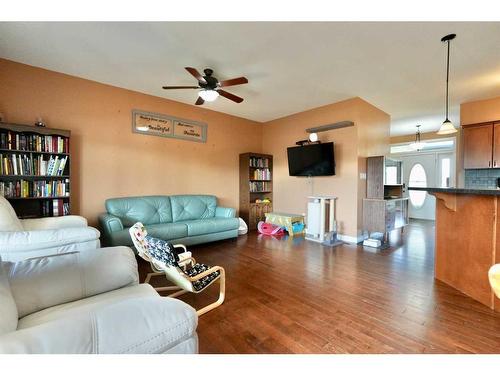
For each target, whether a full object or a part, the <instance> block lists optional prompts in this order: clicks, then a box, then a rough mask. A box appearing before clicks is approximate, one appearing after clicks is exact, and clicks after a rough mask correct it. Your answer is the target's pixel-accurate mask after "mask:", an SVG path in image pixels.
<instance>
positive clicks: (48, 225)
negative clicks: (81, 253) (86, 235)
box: [20, 215, 88, 231]
mask: <svg viewBox="0 0 500 375" xmlns="http://www.w3.org/2000/svg"><path fill="white" fill-rule="evenodd" d="M20 221H21V224H22V226H23V228H24V230H26V231H30V230H46V229H62V228H85V227H86V226H87V225H88V224H87V219H85V218H84V217H83V216H77V215H67V216H58V217H44V218H41V219H23V220H20Z"/></svg>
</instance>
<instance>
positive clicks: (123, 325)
mask: <svg viewBox="0 0 500 375" xmlns="http://www.w3.org/2000/svg"><path fill="white" fill-rule="evenodd" d="M147 287H149V288H150V289H152V288H151V286H149V285H148V286H147ZM131 288H136V287H131ZM125 289H129V288H125ZM152 292H154V293H155V295H147V296H136V297H132V298H127V297H125V298H123V297H124V296H122V298H120V299H116V300H113V301H111V300H107V301H106V302H104V301H102V303H100V304H92V307H91V308H90V309H89V308H87V305H80V308H73V309H68V310H67V311H66V314H64V315H60V316H59V317H58V318H56V319H50V320H49V321H47V322H46V323H44V324H37V325H32V326H30V327H29V328H26V329H21V330H19V331H16V332H11V333H9V334H7V335H5V336H4V337H3V338H2V339H3V340H2V341H0V350H1V351H2V352H6V353H74V354H78V353H82V354H86V353H88V354H90V353H96V354H100V353H102V354H112V353H117V354H120V353H122V354H132V353H136V354H149V353H163V352H166V351H168V350H170V349H171V348H175V347H176V346H177V345H179V344H180V343H181V342H183V341H185V340H189V339H191V338H192V337H193V336H195V335H196V333H195V330H196V326H197V320H198V319H197V315H196V311H195V310H194V309H193V308H192V307H190V306H189V305H187V304H186V303H184V302H182V301H180V300H177V299H175V298H162V297H159V296H158V294H156V292H155V291H154V290H152ZM82 302H84V303H85V300H83V301H82ZM87 302H88V301H87Z"/></svg>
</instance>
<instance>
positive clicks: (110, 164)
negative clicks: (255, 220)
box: [0, 59, 262, 224]
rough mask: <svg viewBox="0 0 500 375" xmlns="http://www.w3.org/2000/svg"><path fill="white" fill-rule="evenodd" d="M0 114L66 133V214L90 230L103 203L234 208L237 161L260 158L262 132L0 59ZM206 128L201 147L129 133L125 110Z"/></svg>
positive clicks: (210, 114) (164, 101)
mask: <svg viewBox="0 0 500 375" xmlns="http://www.w3.org/2000/svg"><path fill="white" fill-rule="evenodd" d="M0 82H1V84H0V112H2V113H3V114H4V115H5V117H6V120H7V121H8V122H13V123H25V124H32V123H34V122H35V119H36V118H37V117H38V116H41V117H42V118H43V120H44V121H45V122H46V123H47V124H48V126H49V127H54V128H61V129H69V130H71V132H72V139H71V140H72V142H71V168H72V192H71V195H72V205H73V206H72V208H73V213H76V214H81V215H83V216H85V217H87V219H88V220H89V221H90V223H92V224H95V223H96V219H97V215H98V214H99V213H100V212H103V211H104V201H105V199H107V198H111V197H120V196H131V195H146V194H184V193H187V194H189V193H206V194H214V195H216V196H217V197H219V199H220V203H221V204H222V205H225V206H230V207H238V194H239V187H238V155H239V154H240V153H243V152H249V151H253V152H261V149H262V124H261V123H258V122H254V121H250V120H246V119H242V118H238V117H235V116H230V115H226V114H223V113H220V112H215V111H211V110H207V109H204V108H198V107H194V106H192V105H188V104H183V103H179V102H175V101H171V100H167V99H162V98H159V97H155V96H150V95H145V94H141V93H138V92H134V91H129V90H125V89H120V88H117V87H113V86H109V85H104V84H100V83H97V82H93V81H89V80H84V79H80V78H76V77H73V76H69V75H65V74H61V73H56V72H52V71H48V70H44V69H40V68H35V67H31V66H28V65H23V64H19V63H15V62H12V61H8V60H4V59H0ZM132 109H141V110H145V111H150V112H158V113H163V114H167V115H173V116H177V117H181V118H185V119H191V120H196V121H202V122H206V123H207V124H208V141H207V143H197V142H189V141H182V140H176V139H166V138H161V137H154V136H146V135H140V134H136V133H132V130H131V110H132Z"/></svg>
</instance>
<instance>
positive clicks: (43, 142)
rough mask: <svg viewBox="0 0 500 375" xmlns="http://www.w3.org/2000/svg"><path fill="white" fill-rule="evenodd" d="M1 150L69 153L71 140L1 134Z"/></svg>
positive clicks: (20, 134)
mask: <svg viewBox="0 0 500 375" xmlns="http://www.w3.org/2000/svg"><path fill="white" fill-rule="evenodd" d="M0 148H1V149H4V150H18V151H35V152H52V153H59V154H62V153H65V154H67V153H69V138H66V137H61V136H58V135H39V134H24V133H16V132H12V131H3V132H0Z"/></svg>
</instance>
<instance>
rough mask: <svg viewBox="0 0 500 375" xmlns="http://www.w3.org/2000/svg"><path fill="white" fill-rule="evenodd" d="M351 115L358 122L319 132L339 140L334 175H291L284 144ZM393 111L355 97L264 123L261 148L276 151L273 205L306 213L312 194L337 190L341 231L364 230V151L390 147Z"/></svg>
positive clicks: (381, 151)
mask: <svg viewBox="0 0 500 375" xmlns="http://www.w3.org/2000/svg"><path fill="white" fill-rule="evenodd" d="M344 120H351V121H353V122H354V123H355V126H354V127H349V128H342V129H337V130H330V131H326V132H322V133H319V134H318V135H319V139H320V140H321V141H322V142H331V141H333V142H334V143H335V161H336V175H335V176H331V177H313V178H304V177H290V176H289V175H288V164H287V156H286V148H287V147H290V146H293V145H295V142H296V141H298V140H301V139H306V138H307V134H306V132H305V129H307V128H309V127H314V126H320V125H326V124H331V123H335V122H338V121H344ZM389 126H390V117H389V115H387V114H385V113H384V112H382V111H380V110H378V109H377V108H375V107H373V106H372V105H370V104H369V103H367V102H365V101H364V100H362V99H360V98H353V99H349V100H345V101H342V102H339V103H334V104H330V105H327V106H324V107H319V108H315V109H311V110H309V111H305V112H301V113H297V114H293V115H290V116H287V117H283V118H280V119H277V120H274V121H270V122H268V123H266V124H265V125H264V134H263V136H264V141H263V152H265V153H268V154H272V155H273V157H274V158H273V167H274V177H273V180H274V181H273V188H274V192H273V198H274V205H273V209H274V210H276V211H286V212H293V213H306V207H307V196H308V195H313V194H314V195H335V196H337V197H338V201H337V210H336V214H337V221H338V225H339V227H338V230H339V232H340V233H342V234H344V235H347V236H351V237H356V236H357V235H359V234H360V229H361V220H360V212H361V211H360V210H361V199H362V198H363V197H364V195H363V192H364V191H365V190H362V189H366V181H365V180H360V179H359V172H360V171H364V168H365V165H366V162H365V159H364V158H365V157H366V156H372V155H381V154H386V153H387V152H388V151H389V150H388V147H389Z"/></svg>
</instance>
